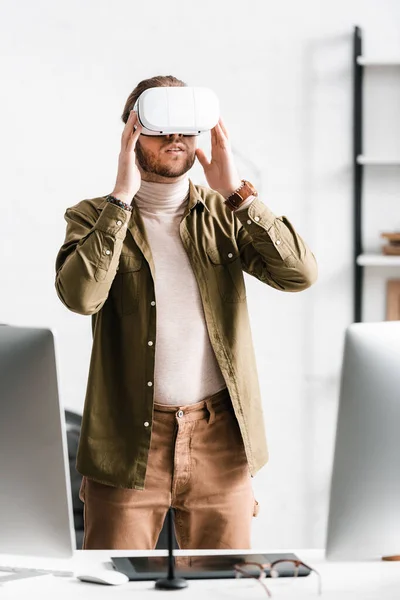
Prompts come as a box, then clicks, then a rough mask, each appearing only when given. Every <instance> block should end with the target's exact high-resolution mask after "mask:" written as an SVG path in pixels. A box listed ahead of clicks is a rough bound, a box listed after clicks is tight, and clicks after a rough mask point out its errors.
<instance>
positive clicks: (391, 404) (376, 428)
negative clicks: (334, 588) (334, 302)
mask: <svg viewBox="0 0 400 600" xmlns="http://www.w3.org/2000/svg"><path fill="white" fill-rule="evenodd" d="M399 554H400V321H383V322H379V323H354V324H352V325H350V326H348V328H347V330H346V333H345V342H344V355H343V363H342V372H341V387H340V398H339V412H338V420H337V430H336V443H335V453H334V461H333V471H332V479H331V489H330V504H329V517H328V529H327V540H326V558H327V559H329V560H348V559H351V560H363V559H367V560H368V559H375V558H378V559H382V558H383V557H384V556H393V555H399Z"/></svg>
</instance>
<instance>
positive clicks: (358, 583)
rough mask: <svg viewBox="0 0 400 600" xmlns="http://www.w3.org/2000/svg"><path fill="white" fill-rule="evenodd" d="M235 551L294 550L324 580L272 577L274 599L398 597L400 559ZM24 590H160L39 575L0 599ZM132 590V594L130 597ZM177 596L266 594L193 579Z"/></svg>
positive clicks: (98, 556) (40, 593) (82, 558)
mask: <svg viewBox="0 0 400 600" xmlns="http://www.w3.org/2000/svg"><path fill="white" fill-rule="evenodd" d="M239 552H245V553H249V552H251V553H253V552H263V553H264V552H294V553H295V554H297V555H298V556H299V558H300V559H302V560H304V562H306V563H308V564H310V566H312V567H315V568H316V569H317V570H318V571H319V573H320V575H321V579H322V595H321V596H318V594H317V581H316V575H315V574H314V573H311V574H310V576H308V577H301V578H299V579H297V580H293V579H292V578H289V579H288V578H282V579H270V578H268V580H267V584H268V587H269V589H270V590H271V592H272V598H273V599H276V600H279V598H286V599H291V600H301V599H304V600H305V599H314V600H316V599H317V598H324V599H326V600H358V599H360V600H361V598H362V600H386V599H390V600H397V599H398V600H400V562H386V561H381V560H370V561H355V562H349V561H346V562H336V561H328V560H326V559H325V552H324V551H323V550H310V549H293V548H290V549H268V550H265V549H256V548H253V549H252V550H245V551H243V550H232V554H236V553H239ZM202 553H203V554H211V553H213V554H221V553H223V554H227V553H229V551H223V552H219V551H203V552H202V551H198V552H196V553H194V552H190V551H187V552H185V551H179V550H178V551H176V552H175V554H176V555H177V556H179V555H181V556H189V555H193V554H196V555H200V554H202ZM165 554H166V552H165V551H164V550H154V551H152V552H145V551H126V550H113V551H106V550H77V551H76V552H75V554H74V556H73V557H72V558H71V559H65V560H63V559H59V560H44V559H39V558H36V559H33V558H29V559H28V558H27V559H24V557H20V556H10V555H4V554H0V565H4V564H6V565H10V564H11V565H15V566H17V567H18V566H21V567H24V566H29V567H36V568H45V569H52V568H54V569H59V570H70V571H73V572H74V573H75V574H78V573H83V572H91V571H93V570H96V571H97V570H99V569H109V568H111V561H110V557H111V556H133V555H137V556H143V555H146V556H150V555H153V556H163V555H165ZM27 593H28V594H29V596H32V597H40V598H41V600H50V599H51V600H67V599H68V600H71V598H72V599H73V600H81V599H85V600H86V599H88V600H91V599H92V598H93V599H94V598H96V600H97V599H100V600H101V599H102V598H113V597H115V596H118V597H120V598H122V597H124V598H128V597H129V598H136V599H137V600H141V599H142V598H143V599H147V598H149V600H151V599H152V598H156V597H158V598H159V597H160V594H161V595H162V594H163V593H167V592H162V591H159V590H155V589H154V584H153V583H152V582H149V581H143V582H128V583H125V584H122V585H119V586H105V585H99V584H95V583H84V582H81V581H79V580H78V579H76V578H75V577H54V576H52V575H50V576H42V577H36V578H33V579H32V578H31V579H25V580H20V581H12V582H9V583H6V584H1V578H0V597H1V598H7V600H8V599H10V600H12V599H19V598H21V599H22V598H24V599H26V596H27ZM132 593H133V595H132ZM178 595H179V597H180V598H182V600H185V599H186V600H188V599H189V598H190V599H191V598H193V597H197V596H200V595H201V596H205V597H206V598H207V600H227V599H228V598H229V599H235V598H237V599H246V600H252V599H253V598H254V599H255V600H256V599H263V598H264V600H265V599H266V598H267V597H268V596H267V594H266V593H265V591H264V590H263V589H262V587H261V586H260V585H259V584H258V583H257V582H256V581H252V580H243V579H242V580H233V579H228V580H226V579H225V580H195V581H194V580H191V581H189V586H188V587H187V588H186V589H184V590H179V591H176V592H168V598H170V597H173V596H175V597H178Z"/></svg>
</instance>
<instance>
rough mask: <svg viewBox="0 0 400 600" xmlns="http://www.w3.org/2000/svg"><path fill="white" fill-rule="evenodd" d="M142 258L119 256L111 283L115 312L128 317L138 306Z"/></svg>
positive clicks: (137, 255)
mask: <svg viewBox="0 0 400 600" xmlns="http://www.w3.org/2000/svg"><path fill="white" fill-rule="evenodd" d="M142 266H143V257H142V255H141V254H140V253H139V251H138V252H137V253H136V254H121V255H120V259H119V264H118V268H117V274H116V276H115V279H114V283H113V296H114V301H115V306H116V309H117V312H118V313H120V314H121V315H129V314H132V313H133V312H135V311H136V310H137V308H138V304H139V294H140V288H141V282H142V278H143V268H142Z"/></svg>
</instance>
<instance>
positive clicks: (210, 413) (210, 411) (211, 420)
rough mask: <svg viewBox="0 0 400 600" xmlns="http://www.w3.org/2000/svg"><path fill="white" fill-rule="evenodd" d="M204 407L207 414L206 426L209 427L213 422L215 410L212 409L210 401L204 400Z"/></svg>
mask: <svg viewBox="0 0 400 600" xmlns="http://www.w3.org/2000/svg"><path fill="white" fill-rule="evenodd" d="M206 406H207V410H208V412H209V416H208V424H209V425H211V423H214V421H215V410H214V407H213V403H212V400H206Z"/></svg>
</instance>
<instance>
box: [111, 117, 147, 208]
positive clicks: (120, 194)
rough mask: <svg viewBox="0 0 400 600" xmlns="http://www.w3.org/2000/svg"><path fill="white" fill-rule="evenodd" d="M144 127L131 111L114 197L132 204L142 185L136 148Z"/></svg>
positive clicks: (124, 132) (123, 136) (122, 142)
mask: <svg viewBox="0 0 400 600" xmlns="http://www.w3.org/2000/svg"><path fill="white" fill-rule="evenodd" d="M142 129H143V127H142V125H140V123H139V119H138V116H137V113H136V112H135V111H134V110H131V112H130V114H129V117H128V120H127V122H126V124H125V127H124V130H123V132H122V137H121V152H120V153H119V159H118V174H117V180H116V182H115V186H114V190H113V191H112V192H111V195H112V196H115V197H116V198H118V200H121V201H122V202H125V203H126V204H131V202H132V198H133V196H134V195H135V194H136V193H137V192H138V191H139V188H140V185H141V181H142V178H141V175H140V171H139V169H138V167H137V165H136V152H135V146H136V142H137V140H138V138H139V135H140V132H141V131H142Z"/></svg>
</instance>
